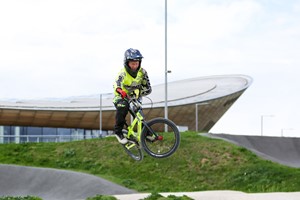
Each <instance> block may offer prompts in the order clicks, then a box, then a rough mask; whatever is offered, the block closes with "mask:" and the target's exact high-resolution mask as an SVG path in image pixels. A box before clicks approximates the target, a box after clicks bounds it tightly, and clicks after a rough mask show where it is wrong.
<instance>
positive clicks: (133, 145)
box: [123, 140, 144, 161]
mask: <svg viewBox="0 0 300 200" xmlns="http://www.w3.org/2000/svg"><path fill="white" fill-rule="evenodd" d="M123 147H124V149H125V152H126V153H127V154H128V155H129V156H130V157H131V158H133V159H134V160H136V161H142V160H143V157H144V156H143V152H142V150H141V148H140V146H139V145H138V143H137V142H135V141H131V140H129V141H128V143H127V144H123Z"/></svg>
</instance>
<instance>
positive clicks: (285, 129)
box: [281, 128, 294, 137]
mask: <svg viewBox="0 0 300 200" xmlns="http://www.w3.org/2000/svg"><path fill="white" fill-rule="evenodd" d="M292 130H294V129H292V128H282V129H281V137H283V131H292Z"/></svg>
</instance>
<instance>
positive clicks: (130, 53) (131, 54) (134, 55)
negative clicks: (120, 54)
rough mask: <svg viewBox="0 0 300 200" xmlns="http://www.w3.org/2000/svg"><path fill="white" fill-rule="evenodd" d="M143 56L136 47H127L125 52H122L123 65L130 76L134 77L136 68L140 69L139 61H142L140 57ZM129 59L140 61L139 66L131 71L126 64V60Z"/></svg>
mask: <svg viewBox="0 0 300 200" xmlns="http://www.w3.org/2000/svg"><path fill="white" fill-rule="evenodd" d="M143 58H144V57H143V56H142V54H141V52H140V51H139V50H137V49H132V48H130V49H127V50H126V51H125V54H124V66H125V68H126V71H127V72H128V73H129V74H130V75H131V76H132V77H134V78H135V77H136V76H137V72H138V70H139V69H140V67H141V62H142V59H143ZM129 61H140V64H139V67H138V69H137V70H136V71H133V70H131V69H130V67H129V66H128V62H129Z"/></svg>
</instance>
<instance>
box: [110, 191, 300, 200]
mask: <svg viewBox="0 0 300 200" xmlns="http://www.w3.org/2000/svg"><path fill="white" fill-rule="evenodd" d="M160 194H161V195H163V196H169V195H170V194H172V195H175V196H182V195H186V196H188V197H191V198H193V199H195V200H300V192H290V193H255V194H247V193H243V192H236V191H206V192H182V193H160ZM149 195H150V194H147V193H146V194H145V193H141V194H129V195H114V196H115V197H116V198H117V199H119V200H139V199H144V198H145V197H147V196H149Z"/></svg>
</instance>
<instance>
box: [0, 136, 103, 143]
mask: <svg viewBox="0 0 300 200" xmlns="http://www.w3.org/2000/svg"><path fill="white" fill-rule="evenodd" d="M92 138H99V136H95V135H85V136H84V135H20V136H16V135H0V144H4V143H27V142H38V143H39V142H71V141H78V140H85V139H92Z"/></svg>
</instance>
